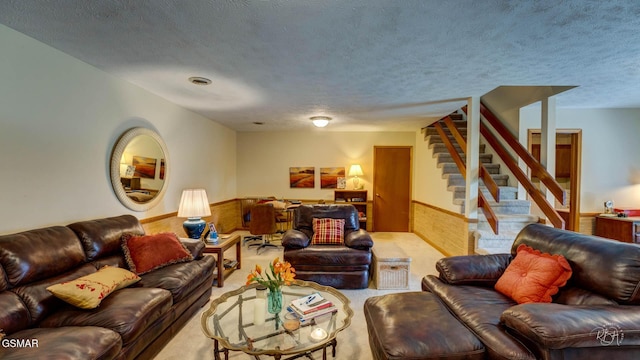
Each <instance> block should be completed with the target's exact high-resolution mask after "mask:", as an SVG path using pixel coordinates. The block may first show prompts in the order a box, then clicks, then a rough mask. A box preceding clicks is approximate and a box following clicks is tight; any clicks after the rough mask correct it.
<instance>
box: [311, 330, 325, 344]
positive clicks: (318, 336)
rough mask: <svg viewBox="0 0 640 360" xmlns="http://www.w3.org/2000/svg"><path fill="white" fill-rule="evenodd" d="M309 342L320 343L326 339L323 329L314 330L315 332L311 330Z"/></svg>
mask: <svg viewBox="0 0 640 360" xmlns="http://www.w3.org/2000/svg"><path fill="white" fill-rule="evenodd" d="M310 336H311V340H313V341H321V340H324V338H326V337H327V332H326V331H324V329H321V328H316V329H315V330H313V331H312V332H311V335H310Z"/></svg>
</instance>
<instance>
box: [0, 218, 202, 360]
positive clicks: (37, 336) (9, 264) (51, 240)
mask: <svg viewBox="0 0 640 360" xmlns="http://www.w3.org/2000/svg"><path fill="white" fill-rule="evenodd" d="M125 233H136V234H144V230H143V228H142V226H141V225H140V223H139V222H138V220H137V219H136V218H135V217H133V216H131V215H123V216H119V217H112V218H105V219H98V220H91V221H82V222H78V223H74V224H71V225H68V226H52V227H47V228H42V229H36V230H30V231H25V232H21V233H17V234H11V235H4V236H0V330H2V331H3V332H4V333H5V334H6V337H5V338H4V339H3V346H0V359H3V360H7V359H42V358H48V359H134V358H135V359H150V358H152V357H153V356H154V355H155V354H156V353H157V352H159V351H160V350H161V349H162V347H163V346H164V345H165V344H166V343H167V342H168V341H169V340H170V339H171V338H172V337H173V335H174V334H175V333H176V332H177V331H178V330H179V329H180V328H181V327H182V326H183V325H184V324H185V323H186V322H187V321H188V320H189V319H190V318H191V316H192V315H194V314H195V313H196V312H197V311H198V309H199V308H201V307H202V306H203V305H204V304H205V303H206V302H207V301H208V300H209V297H210V295H211V284H212V281H213V269H214V268H215V260H214V259H213V257H210V256H202V252H203V248H204V244H203V243H202V242H201V241H198V240H188V241H184V243H185V245H187V248H188V249H189V250H190V251H191V253H192V255H194V260H192V261H189V262H184V263H178V264H173V265H169V266H166V267H163V268H160V269H157V270H154V271H152V272H150V273H147V274H144V275H141V276H140V277H141V278H142V280H141V281H139V282H138V283H137V284H134V285H132V286H130V287H127V288H123V289H120V290H117V291H115V292H113V293H112V294H110V295H109V296H108V297H106V298H105V299H104V300H103V301H102V303H101V304H100V306H98V307H97V308H95V309H91V310H83V309H79V308H76V307H74V306H72V305H69V304H67V303H65V302H63V301H62V300H60V299H58V298H56V297H54V296H53V295H52V294H51V293H50V292H49V291H47V290H46V288H47V287H48V286H50V285H53V284H58V283H60V282H63V281H69V280H73V279H76V278H78V277H81V276H84V275H87V274H91V273H94V272H96V269H99V268H101V267H103V266H104V265H110V266H118V267H121V268H127V266H126V262H125V259H124V256H123V252H122V250H121V245H120V243H121V237H122V235H123V234H125ZM25 340H29V342H30V345H31V346H30V347H29V346H17V344H19V342H18V341H22V342H23V345H24V341H25ZM33 340H35V343H36V344H37V346H33V344H34V343H33Z"/></svg>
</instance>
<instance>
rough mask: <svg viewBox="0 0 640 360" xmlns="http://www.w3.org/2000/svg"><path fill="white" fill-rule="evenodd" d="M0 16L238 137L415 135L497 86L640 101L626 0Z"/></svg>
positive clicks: (20, 11)
mask: <svg viewBox="0 0 640 360" xmlns="http://www.w3.org/2000/svg"><path fill="white" fill-rule="evenodd" d="M0 23H2V24H4V25H6V26H9V27H11V28H13V29H15V30H17V31H20V32H22V33H24V34H26V35H28V36H30V37H33V38H35V39H37V40H39V41H41V42H43V43H45V44H48V45H50V46H52V47H54V48H57V49H59V50H61V51H63V52H65V53H67V54H69V55H71V56H73V57H76V58H78V59H80V60H82V61H84V62H86V63H89V64H91V65H93V66H95V67H97V68H99V69H102V70H104V71H105V72H107V73H110V74H113V75H115V76H118V77H121V78H123V79H126V80H127V81H129V82H132V83H134V84H137V85H139V86H141V87H143V88H145V89H148V90H149V91H151V92H153V93H155V94H157V95H159V96H162V97H164V98H166V99H168V100H170V101H172V102H174V103H176V104H179V105H181V106H183V107H186V108H189V109H192V110H193V111H196V112H198V113H201V114H202V115H204V116H206V117H208V118H210V119H212V120H215V121H217V122H220V123H222V124H225V125H227V126H229V127H230V128H233V129H236V130H239V131H270V130H283V129H285V130H306V129H311V125H310V121H309V120H308V118H309V117H310V116H313V115H328V116H332V117H333V118H334V120H333V121H332V123H331V124H330V125H329V128H327V130H329V129H331V130H416V129H418V128H420V127H421V126H424V125H425V124H427V123H428V122H429V119H430V118H432V117H439V116H441V115H444V114H446V113H449V112H450V111H452V110H454V109H456V108H457V107H459V106H460V104H461V103H462V102H461V101H460V99H464V98H466V97H469V96H481V95H483V94H486V93H488V92H490V91H491V90H493V89H495V88H497V87H499V86H504V85H510V86H512V85H524V86H538V85H556V86H563V85H575V86H577V87H576V88H574V89H572V90H569V91H566V92H564V93H562V94H560V95H558V98H557V99H558V100H557V104H558V106H559V107H591V108H593V107H635V108H640V85H639V84H640V38H639V37H638V34H640V1H638V0H629V1H601V0H568V1H559V0H553V1H520V0H513V1H498V0H483V1H479V0H449V1H442V0H402V1H400V0H244V1H232V0H208V1H207V0H189V1H178V0H173V1H170V0H154V1H151V0H148V1H142V0H128V1H127V0H121V1H116V0H111V1H107V0H92V1H86V0H67V1H42V0H3V1H2V2H0ZM191 76H204V77H208V78H210V79H211V80H212V81H213V83H212V84H211V85H209V86H196V85H192V84H191V83H189V82H188V81H187V79H188V78H189V77H191ZM456 99H457V101H455V100H456ZM254 121H260V122H264V123H265V124H264V125H262V126H259V125H254V124H253V122H254Z"/></svg>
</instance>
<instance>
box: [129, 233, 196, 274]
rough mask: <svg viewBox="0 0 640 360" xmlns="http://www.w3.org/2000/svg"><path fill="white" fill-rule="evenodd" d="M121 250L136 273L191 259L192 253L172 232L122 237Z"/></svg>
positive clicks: (144, 272) (130, 267)
mask: <svg viewBox="0 0 640 360" xmlns="http://www.w3.org/2000/svg"><path fill="white" fill-rule="evenodd" d="M122 251H123V252H124V257H125V260H126V261H127V265H129V269H131V271H133V272H135V273H136V274H138V275H142V274H146V273H148V272H150V271H153V270H156V269H160V268H162V267H165V266H167V265H172V264H177V263H181V262H187V261H191V260H193V255H191V252H190V251H189V250H188V249H187V248H186V247H185V246H184V244H183V243H182V242H181V241H180V240H179V239H178V236H177V235H176V234H174V233H160V234H156V235H144V236H135V235H132V234H126V235H124V236H123V237H122Z"/></svg>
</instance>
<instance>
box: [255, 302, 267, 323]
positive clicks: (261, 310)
mask: <svg viewBox="0 0 640 360" xmlns="http://www.w3.org/2000/svg"><path fill="white" fill-rule="evenodd" d="M266 309H267V300H266V299H262V298H256V299H255V300H253V324H254V325H258V326H260V325H263V324H264V318H265V314H266Z"/></svg>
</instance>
